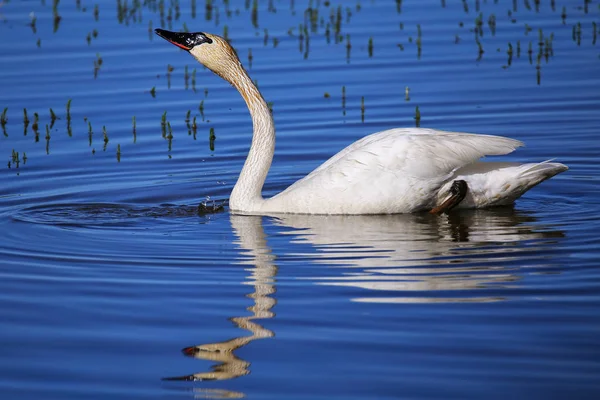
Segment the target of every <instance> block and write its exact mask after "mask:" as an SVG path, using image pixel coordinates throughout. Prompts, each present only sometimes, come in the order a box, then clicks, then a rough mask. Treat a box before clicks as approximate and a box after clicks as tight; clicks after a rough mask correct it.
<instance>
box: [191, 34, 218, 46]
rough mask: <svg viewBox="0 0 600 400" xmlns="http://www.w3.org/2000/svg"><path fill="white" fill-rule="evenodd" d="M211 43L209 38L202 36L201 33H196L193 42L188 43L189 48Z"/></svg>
mask: <svg viewBox="0 0 600 400" xmlns="http://www.w3.org/2000/svg"><path fill="white" fill-rule="evenodd" d="M188 40H190V41H192V40H191V39H188ZM212 42H213V41H212V39H211V38H209V37H208V36H206V34H204V33H203V32H198V33H196V35H195V38H194V40H193V43H188V44H189V45H190V47H194V46H197V45H200V44H202V43H208V44H211V43H212Z"/></svg>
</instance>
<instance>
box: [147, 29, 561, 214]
mask: <svg viewBox="0 0 600 400" xmlns="http://www.w3.org/2000/svg"><path fill="white" fill-rule="evenodd" d="M155 32H156V33H157V34H158V35H159V36H160V37H162V38H164V39H166V40H167V41H169V42H171V43H172V44H174V45H176V46H178V47H180V48H182V49H184V50H187V51H189V53H190V54H191V55H192V56H194V58H195V59H196V60H198V61H199V62H200V63H201V64H203V65H204V66H206V67H207V68H208V69H210V70H211V71H213V72H214V73H215V74H217V75H219V76H220V77H221V78H223V79H225V80H226V81H228V82H229V83H231V85H233V87H235V88H236V89H237V90H238V91H239V92H240V94H241V95H242V97H243V98H244V100H245V101H246V104H247V106H248V109H249V111H250V114H251V116H252V123H253V127H254V134H253V136H252V144H251V146H250V151H249V153H248V157H247V158H246V162H245V163H244V166H243V168H242V171H241V173H240V176H239V178H238V181H237V183H236V184H235V186H234V188H233V191H232V193H231V197H230V199H229V207H230V209H231V211H233V212H235V213H243V214H270V213H300V214H394V213H410V212H416V211H422V210H429V211H430V212H432V213H441V212H445V211H448V210H450V209H452V208H454V207H461V208H482V207H490V206H496V205H506V204H511V203H513V202H514V201H515V200H516V199H517V198H519V197H520V196H521V195H522V194H523V193H525V192H526V191H527V190H529V189H530V188H532V187H533V186H535V185H537V184H538V183H540V182H542V181H544V180H546V179H548V178H551V177H552V176H554V175H556V174H558V173H560V172H563V171H565V170H567V169H568V168H567V167H566V166H565V165H563V164H559V163H553V162H542V163H532V164H515V163H494V162H480V161H478V160H479V159H480V158H482V157H484V156H488V155H502V154H508V153H510V152H512V151H513V150H515V149H516V148H517V147H520V146H522V145H523V143H521V142H520V141H518V140H514V139H508V138H504V137H498V136H490V135H477V134H469V133H458V132H445V131H439V130H433V129H419V128H397V129H390V130H386V131H382V132H377V133H373V134H371V135H369V136H366V137H364V138H362V139H360V140H358V141H356V142H354V143H353V144H351V145H350V146H348V147H346V148H345V149H343V150H342V151H340V152H339V153H337V154H336V155H334V156H333V157H331V158H330V159H329V160H327V161H326V162H325V163H324V164H322V165H321V166H320V167H318V168H317V169H315V170H314V171H313V172H311V173H310V174H308V175H307V176H306V177H304V178H303V179H300V180H299V181H297V182H296V183H294V184H293V185H291V186H290V187H288V188H287V189H286V190H284V191H283V192H281V193H279V194H277V195H275V196H273V197H271V198H270V199H265V198H263V197H262V193H261V192H262V188H263V185H264V182H265V179H266V177H267V173H268V171H269V168H270V166H271V161H272V160H273V153H274V151H275V125H274V123H273V117H272V115H271V112H270V111H269V108H268V106H267V103H266V102H265V100H264V99H263V97H262V95H261V94H260V92H259V90H258V88H257V87H256V86H255V85H254V83H253V82H252V80H251V79H250V77H249V76H248V73H247V72H246V70H244V67H243V66H242V64H241V62H240V60H239V58H238V56H237V54H236V52H235V50H234V49H233V48H232V47H231V46H230V45H229V43H227V41H226V40H225V39H223V38H222V37H220V36H217V35H212V34H208V33H203V32H194V33H187V32H186V33H184V32H170V31H166V30H163V29H156V30H155Z"/></svg>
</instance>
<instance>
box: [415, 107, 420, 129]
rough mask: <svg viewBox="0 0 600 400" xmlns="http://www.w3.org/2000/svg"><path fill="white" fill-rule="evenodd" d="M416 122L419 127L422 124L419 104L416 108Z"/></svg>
mask: <svg viewBox="0 0 600 400" xmlns="http://www.w3.org/2000/svg"><path fill="white" fill-rule="evenodd" d="M415 124H416V126H417V128H418V127H420V126H421V111H420V110H419V106H417V108H416V109H415Z"/></svg>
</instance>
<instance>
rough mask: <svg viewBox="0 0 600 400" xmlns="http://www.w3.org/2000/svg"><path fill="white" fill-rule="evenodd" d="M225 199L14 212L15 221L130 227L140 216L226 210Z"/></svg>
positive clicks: (182, 215)
mask: <svg viewBox="0 0 600 400" xmlns="http://www.w3.org/2000/svg"><path fill="white" fill-rule="evenodd" d="M224 210H225V208H224V202H220V201H216V202H211V203H210V204H206V203H201V204H199V205H193V206H188V205H176V204H161V205H158V206H152V207H147V206H135V205H128V204H113V203H85V204H52V205H43V206H35V207H29V208H26V209H23V210H20V211H18V212H17V213H16V214H14V215H12V219H13V221H17V222H26V223H31V224H42V225H52V226H57V227H70V228H115V227H119V228H127V227H132V226H134V225H137V224H138V223H139V220H140V219H146V218H155V219H158V218H160V219H163V218H164V219H168V218H190V217H197V216H204V215H210V214H214V213H219V212H223V211H224Z"/></svg>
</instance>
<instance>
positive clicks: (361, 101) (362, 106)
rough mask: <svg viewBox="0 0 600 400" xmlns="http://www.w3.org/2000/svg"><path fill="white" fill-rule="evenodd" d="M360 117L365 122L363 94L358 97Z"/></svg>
mask: <svg viewBox="0 0 600 400" xmlns="http://www.w3.org/2000/svg"><path fill="white" fill-rule="evenodd" d="M360 119H361V121H362V122H365V96H362V97H361V98H360Z"/></svg>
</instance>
